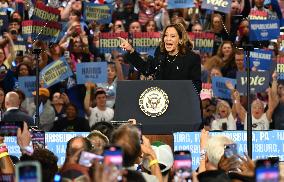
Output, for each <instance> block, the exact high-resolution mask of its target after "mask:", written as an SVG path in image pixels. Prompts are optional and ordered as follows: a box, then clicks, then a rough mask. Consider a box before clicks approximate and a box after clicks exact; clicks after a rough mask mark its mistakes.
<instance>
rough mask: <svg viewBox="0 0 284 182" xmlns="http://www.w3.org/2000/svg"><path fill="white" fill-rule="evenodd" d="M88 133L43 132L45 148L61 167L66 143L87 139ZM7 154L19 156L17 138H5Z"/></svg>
mask: <svg viewBox="0 0 284 182" xmlns="http://www.w3.org/2000/svg"><path fill="white" fill-rule="evenodd" d="M88 134H89V133H88V132H45V144H46V148H47V149H48V150H50V151H52V152H53V153H54V154H55V155H56V156H57V157H58V162H57V165H59V166H62V165H63V163H64V161H65V155H66V145H67V141H69V140H70V139H71V138H74V137H76V136H83V137H87V136H88ZM4 141H5V143H6V144H7V147H8V150H9V154H10V155H14V156H17V157H20V156H21V151H20V147H19V146H18V145H17V137H5V140H4Z"/></svg>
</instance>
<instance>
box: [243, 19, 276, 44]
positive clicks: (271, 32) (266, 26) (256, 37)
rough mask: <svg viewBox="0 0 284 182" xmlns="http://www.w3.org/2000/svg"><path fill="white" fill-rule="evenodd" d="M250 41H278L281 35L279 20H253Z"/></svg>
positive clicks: (250, 26)
mask: <svg viewBox="0 0 284 182" xmlns="http://www.w3.org/2000/svg"><path fill="white" fill-rule="evenodd" d="M249 29H250V34H249V39H250V41H265V40H271V39H277V38H278V37H279V35H280V28H279V20H251V21H250V24H249Z"/></svg>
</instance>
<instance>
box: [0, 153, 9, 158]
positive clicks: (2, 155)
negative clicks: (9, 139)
mask: <svg viewBox="0 0 284 182" xmlns="http://www.w3.org/2000/svg"><path fill="white" fill-rule="evenodd" d="M8 155H9V154H8V152H3V153H1V154H0V159H2V158H3V157H6V156H8Z"/></svg>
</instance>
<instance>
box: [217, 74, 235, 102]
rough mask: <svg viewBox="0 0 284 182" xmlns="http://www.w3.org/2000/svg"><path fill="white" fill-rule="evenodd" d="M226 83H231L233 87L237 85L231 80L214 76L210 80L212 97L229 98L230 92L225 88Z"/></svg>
mask: <svg viewBox="0 0 284 182" xmlns="http://www.w3.org/2000/svg"><path fill="white" fill-rule="evenodd" d="M226 82H231V83H232V84H233V86H234V87H235V85H236V84H237V81H236V80H235V79H231V78H226V77H217V76H214V77H213V78H212V89H213V95H214V96H215V97H220V98H223V99H230V98H231V91H230V90H229V89H228V88H227V86H226Z"/></svg>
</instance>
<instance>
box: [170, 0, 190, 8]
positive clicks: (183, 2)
mask: <svg viewBox="0 0 284 182" xmlns="http://www.w3.org/2000/svg"><path fill="white" fill-rule="evenodd" d="M192 7H194V4H193V0H171V1H168V7H167V9H176V8H192Z"/></svg>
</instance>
